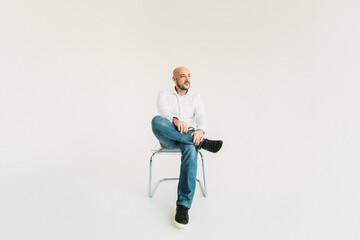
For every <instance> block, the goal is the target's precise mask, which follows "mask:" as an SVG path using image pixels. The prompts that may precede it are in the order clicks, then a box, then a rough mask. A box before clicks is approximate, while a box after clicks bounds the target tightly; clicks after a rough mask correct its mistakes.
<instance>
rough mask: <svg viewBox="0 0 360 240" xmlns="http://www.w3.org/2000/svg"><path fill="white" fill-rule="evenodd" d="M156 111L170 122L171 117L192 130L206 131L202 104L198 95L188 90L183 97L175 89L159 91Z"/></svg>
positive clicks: (205, 119)
mask: <svg viewBox="0 0 360 240" xmlns="http://www.w3.org/2000/svg"><path fill="white" fill-rule="evenodd" d="M157 109H158V113H159V115H160V116H162V117H165V118H167V119H169V121H170V122H172V120H173V117H176V118H178V119H179V120H180V121H182V122H185V123H186V124H187V125H188V127H193V128H194V129H202V130H203V131H206V129H207V118H206V115H205V107H204V102H203V100H202V98H201V97H200V95H198V94H196V93H194V92H192V91H190V90H188V91H187V93H186V94H185V95H183V96H180V95H179V94H177V92H176V90H175V87H174V88H173V89H171V90H167V91H161V92H160V93H159V95H158V97H157Z"/></svg>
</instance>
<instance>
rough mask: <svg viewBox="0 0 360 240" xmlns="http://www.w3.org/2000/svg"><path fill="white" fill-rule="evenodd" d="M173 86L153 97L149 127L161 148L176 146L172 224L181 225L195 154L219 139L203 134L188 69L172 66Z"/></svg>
mask: <svg viewBox="0 0 360 240" xmlns="http://www.w3.org/2000/svg"><path fill="white" fill-rule="evenodd" d="M172 79H173V81H174V83H175V87H174V88H173V89H171V90H170V91H162V92H160V93H159V95H158V98H157V109H158V112H159V115H158V116H155V117H154V118H153V119H152V122H151V123H152V130H153V133H154V135H155V136H156V137H157V139H158V140H159V142H160V144H161V146H162V147H164V148H170V149H173V148H180V150H181V167H180V179H179V184H178V199H177V201H176V205H177V207H176V215H175V221H174V224H175V226H176V227H179V228H184V227H186V226H187V224H188V222H189V215H188V210H189V209H190V207H191V204H192V200H193V197H194V193H195V187H196V173H197V155H198V151H199V149H205V150H208V151H210V152H214V153H215V152H218V151H219V150H220V148H221V146H222V143H223V142H222V141H220V140H218V141H213V140H209V139H205V138H204V134H205V131H206V128H207V119H206V115H205V109H204V104H203V101H202V99H201V97H200V96H199V95H197V94H196V93H194V92H192V91H190V90H189V88H190V85H191V75H190V71H189V70H188V69H187V68H185V67H178V68H175V69H174V71H173V77H172Z"/></svg>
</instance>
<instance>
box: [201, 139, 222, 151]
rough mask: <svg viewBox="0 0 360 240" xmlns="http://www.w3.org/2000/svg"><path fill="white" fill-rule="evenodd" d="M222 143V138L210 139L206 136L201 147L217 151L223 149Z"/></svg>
mask: <svg viewBox="0 0 360 240" xmlns="http://www.w3.org/2000/svg"><path fill="white" fill-rule="evenodd" d="M222 145H223V141H221V140H210V139H207V138H206V139H205V140H204V141H203V142H202V144H201V148H202V149H205V150H207V151H209V152H213V153H216V152H218V151H219V150H220V149H221V147H222Z"/></svg>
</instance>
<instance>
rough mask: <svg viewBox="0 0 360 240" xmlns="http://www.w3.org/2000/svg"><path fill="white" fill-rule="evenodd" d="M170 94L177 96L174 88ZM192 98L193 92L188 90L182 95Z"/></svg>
mask: <svg viewBox="0 0 360 240" xmlns="http://www.w3.org/2000/svg"><path fill="white" fill-rule="evenodd" d="M170 93H174V94H177V92H176V89H175V86H174V87H173V88H172V89H171V90H170ZM187 95H188V96H192V95H193V92H192V91H191V90H190V89H188V90H187V92H186V93H185V94H184V96H187Z"/></svg>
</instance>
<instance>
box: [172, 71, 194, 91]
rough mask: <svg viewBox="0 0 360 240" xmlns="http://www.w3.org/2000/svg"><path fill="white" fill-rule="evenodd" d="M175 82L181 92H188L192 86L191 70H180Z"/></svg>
mask: <svg viewBox="0 0 360 240" xmlns="http://www.w3.org/2000/svg"><path fill="white" fill-rule="evenodd" d="M173 81H174V83H175V84H176V86H177V88H179V89H181V90H188V89H189V88H190V85H191V75H190V71H189V69H187V68H180V69H178V70H177V72H176V74H175V75H174V77H173Z"/></svg>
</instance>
